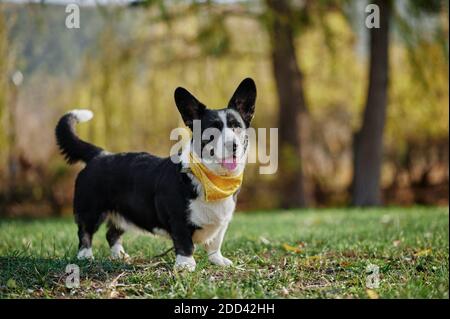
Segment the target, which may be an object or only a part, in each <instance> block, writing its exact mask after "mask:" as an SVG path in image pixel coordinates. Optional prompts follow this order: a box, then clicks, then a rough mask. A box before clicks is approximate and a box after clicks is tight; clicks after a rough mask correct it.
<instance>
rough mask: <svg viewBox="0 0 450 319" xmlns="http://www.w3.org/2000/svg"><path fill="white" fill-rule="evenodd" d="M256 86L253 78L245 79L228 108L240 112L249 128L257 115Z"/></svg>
mask: <svg viewBox="0 0 450 319" xmlns="http://www.w3.org/2000/svg"><path fill="white" fill-rule="evenodd" d="M255 100H256V85H255V82H254V81H253V80H252V79H251V78H246V79H244V80H243V81H242V82H241V84H239V86H238V88H237V89H236V91H235V92H234V94H233V96H232V97H231V99H230V102H228V107H229V108H232V109H234V110H236V111H238V112H239V114H240V115H241V116H242V119H243V120H244V122H245V125H246V126H247V127H249V126H250V122H251V121H252V119H253V115H254V114H255Z"/></svg>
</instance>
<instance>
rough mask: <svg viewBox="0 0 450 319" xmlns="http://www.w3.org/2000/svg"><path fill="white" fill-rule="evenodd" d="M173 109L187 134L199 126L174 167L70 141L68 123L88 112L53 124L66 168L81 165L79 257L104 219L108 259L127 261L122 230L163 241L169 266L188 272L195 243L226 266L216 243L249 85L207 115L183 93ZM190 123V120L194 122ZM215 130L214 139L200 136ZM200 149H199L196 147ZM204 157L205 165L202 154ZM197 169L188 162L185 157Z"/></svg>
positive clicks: (251, 98)
mask: <svg viewBox="0 0 450 319" xmlns="http://www.w3.org/2000/svg"><path fill="white" fill-rule="evenodd" d="M174 97H175V103H176V105H177V107H178V110H179V112H180V114H181V116H182V119H183V121H184V123H185V124H186V126H187V127H188V128H189V129H190V130H191V131H192V130H193V127H194V124H196V123H199V124H200V128H201V133H202V138H201V141H199V143H197V141H195V139H194V138H191V140H190V142H189V143H188V145H187V147H185V148H183V149H182V151H181V152H180V154H179V155H180V156H179V158H180V161H179V162H176V161H174V160H173V158H172V157H167V158H160V157H157V156H153V155H151V154H148V153H145V152H142V153H117V154H112V153H109V152H107V151H105V150H103V149H102V148H100V147H98V146H95V145H92V144H90V143H88V142H85V141H82V140H81V139H79V138H78V137H77V135H76V134H75V130H74V124H75V123H78V122H86V121H89V120H90V119H91V118H92V117H93V114H92V112H91V111H89V110H73V111H71V112H68V113H67V114H65V115H64V116H63V117H62V118H61V119H60V120H59V122H58V124H57V126H56V139H57V143H58V145H59V148H60V150H61V153H62V154H63V155H64V156H65V158H66V160H67V162H68V163H69V164H73V163H76V162H79V161H82V162H84V163H86V166H85V167H84V169H83V170H82V171H81V172H80V173H79V174H78V176H77V178H76V182H75V194H74V202H73V206H74V207H73V209H74V214H75V220H76V223H77V225H78V238H79V251H78V258H93V253H92V237H93V235H94V233H95V232H96V231H97V230H98V228H99V226H100V225H101V224H102V223H103V222H104V221H107V227H108V230H107V234H106V239H107V241H108V243H109V246H110V247H111V256H112V257H113V258H127V257H128V255H127V254H126V253H125V250H124V248H123V246H122V243H121V236H122V234H123V233H124V232H125V230H127V228H128V227H129V226H133V227H137V228H139V229H141V230H144V231H148V232H151V233H154V234H159V235H161V234H164V235H167V236H169V237H170V238H171V239H172V241H173V245H174V248H175V253H176V261H175V267H176V268H187V269H189V270H194V269H195V265H196V263H195V260H194V258H193V253H194V247H195V244H203V245H204V247H205V249H206V251H207V253H208V258H209V260H210V261H211V262H212V263H213V264H216V265H220V266H228V265H231V264H232V262H231V261H230V260H229V259H228V258H225V257H224V256H222V253H221V245H222V242H223V239H224V235H225V232H226V230H227V226H228V223H229V222H230V220H231V218H232V215H233V212H234V209H235V206H236V198H237V193H238V191H239V187H240V181H241V180H242V178H241V177H242V174H243V171H244V167H245V163H246V157H247V151H248V147H247V146H248V137H247V133H246V129H247V128H248V127H249V125H250V122H251V120H252V118H253V115H254V111H255V100H256V86H255V83H254V81H253V80H252V79H250V78H247V79H245V80H243V81H242V82H241V83H240V85H239V86H238V88H237V89H236V91H235V93H234V94H233V96H232V97H231V99H230V101H229V103H228V107H226V108H224V109H220V110H212V109H208V108H207V107H206V106H205V105H204V104H202V103H201V102H199V101H198V100H197V99H196V98H195V97H194V96H193V95H191V94H190V93H189V92H188V91H187V90H186V89H184V88H180V87H179V88H177V89H176V90H175V94H174ZM196 120H197V121H196ZM208 129H216V130H218V131H219V132H220V134H219V136H218V138H216V139H211V138H208V137H206V138H205V137H204V134H203V133H205V131H207V130H208ZM195 145H200V148H199V150H201V154H199V151H198V150H197V148H196V147H195ZM205 153H206V154H208V155H207V157H208V160H205V159H204V158H205V155H204V154H205ZM193 157H194V158H197V159H198V161H199V162H198V163H196V164H197V165H196V164H192V158H193Z"/></svg>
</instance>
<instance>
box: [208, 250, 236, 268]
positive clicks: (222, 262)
mask: <svg viewBox="0 0 450 319" xmlns="http://www.w3.org/2000/svg"><path fill="white" fill-rule="evenodd" d="M208 259H209V261H210V262H211V263H213V264H214V265H217V266H230V265H232V264H233V262H232V261H231V260H229V259H228V258H226V257H223V256H222V254H221V253H214V254H211V255H209V256H208Z"/></svg>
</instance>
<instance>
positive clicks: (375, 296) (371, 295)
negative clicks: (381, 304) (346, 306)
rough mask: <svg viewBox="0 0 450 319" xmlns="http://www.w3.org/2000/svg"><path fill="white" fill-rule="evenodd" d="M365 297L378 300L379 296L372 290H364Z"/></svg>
mask: <svg viewBox="0 0 450 319" xmlns="http://www.w3.org/2000/svg"><path fill="white" fill-rule="evenodd" d="M366 293H367V296H369V298H370V299H378V298H380V296H378V293H377V292H376V291H375V290H372V289H366Z"/></svg>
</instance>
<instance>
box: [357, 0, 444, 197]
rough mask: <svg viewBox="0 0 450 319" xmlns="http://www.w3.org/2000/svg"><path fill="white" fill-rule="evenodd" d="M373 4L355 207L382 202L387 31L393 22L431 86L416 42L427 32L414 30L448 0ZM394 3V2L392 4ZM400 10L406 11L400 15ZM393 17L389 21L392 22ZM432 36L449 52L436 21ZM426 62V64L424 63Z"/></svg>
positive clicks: (418, 74)
mask: <svg viewBox="0 0 450 319" xmlns="http://www.w3.org/2000/svg"><path fill="white" fill-rule="evenodd" d="M374 4H376V5H378V7H379V8H380V28H372V29H370V62H369V84H368V92H367V100H366V106H365V109H364V113H363V122H362V126H361V128H360V130H359V131H358V132H357V133H356V134H355V135H354V145H353V149H354V154H353V155H354V158H353V181H352V204H353V205H355V206H373V205H381V204H382V199H381V187H380V178H381V167H382V160H383V131H384V127H385V122H386V108H387V103H388V81H389V32H390V30H389V29H390V24H392V23H395V26H397V27H398V31H399V33H400V35H401V36H402V39H404V41H405V44H406V47H407V49H408V51H409V57H410V63H411V64H412V65H413V68H414V69H415V70H416V72H415V77H416V79H418V81H419V82H421V84H422V86H424V87H427V86H429V85H432V84H431V83H429V81H428V82H427V80H426V78H425V75H424V71H423V68H424V66H425V64H426V62H425V61H421V59H420V57H419V56H420V54H418V53H419V52H420V50H418V49H417V48H418V46H419V43H420V42H421V40H422V38H421V37H423V36H425V37H426V36H427V35H428V34H427V32H420V33H419V32H417V30H416V29H417V28H418V27H419V26H418V24H417V23H418V21H420V19H421V18H422V16H425V18H426V19H429V18H430V17H431V16H433V15H436V14H439V13H440V12H441V10H444V8H447V10H448V1H442V0H431V1H423V0H415V1H409V2H407V3H405V4H402V3H397V2H396V3H394V2H393V1H392V0H377V1H375V2H374ZM394 4H395V5H394ZM401 11H404V12H406V16H407V18H406V19H405V18H403V17H402V15H401V14H400V12H401ZM391 20H392V21H391ZM433 25H434V26H435V27H436V30H435V31H434V34H432V37H434V38H435V39H434V40H436V41H437V42H439V43H441V44H442V46H443V48H444V51H445V56H447V55H448V47H447V43H448V42H447V41H446V40H445V39H443V36H444V37H446V36H445V32H443V30H442V26H441V25H440V24H439V23H434V24H433ZM424 62H425V63H424Z"/></svg>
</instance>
